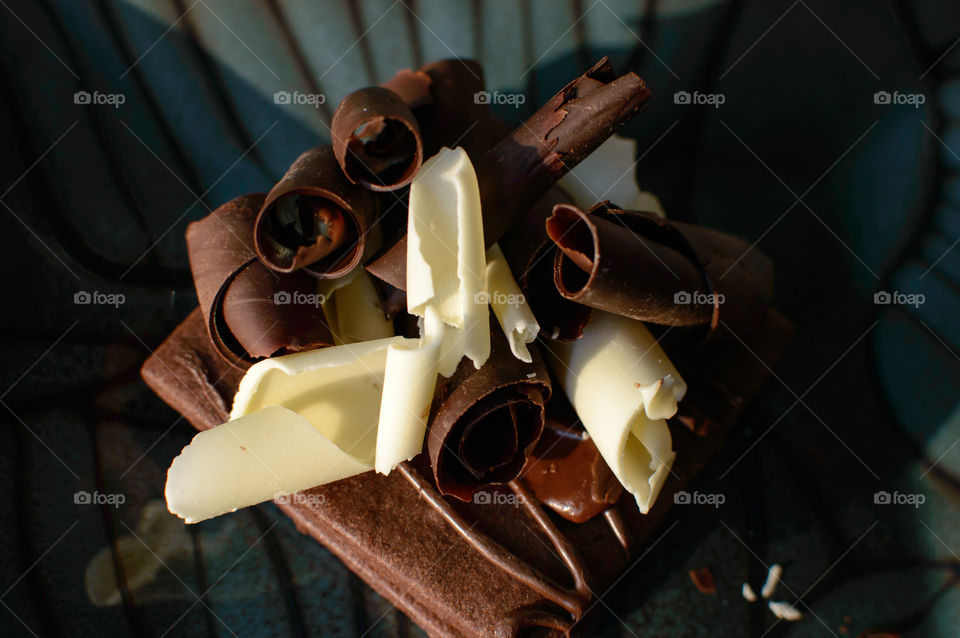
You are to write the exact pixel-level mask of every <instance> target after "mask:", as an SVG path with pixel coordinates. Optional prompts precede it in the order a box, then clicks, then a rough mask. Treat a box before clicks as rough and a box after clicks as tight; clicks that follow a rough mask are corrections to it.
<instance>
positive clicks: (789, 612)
mask: <svg viewBox="0 0 960 638" xmlns="http://www.w3.org/2000/svg"><path fill="white" fill-rule="evenodd" d="M767 607H769V608H770V611H772V612H773V615H774V616H776V617H777V618H780V619H782V620H788V621H790V622H793V621H795V620H800V619H801V618H803V614H802V613H800V610H799V609H797V608H796V607H794V606H793V605H791V604H790V603H781V602H775V601H772V600H771V601H770V602H769V603H767Z"/></svg>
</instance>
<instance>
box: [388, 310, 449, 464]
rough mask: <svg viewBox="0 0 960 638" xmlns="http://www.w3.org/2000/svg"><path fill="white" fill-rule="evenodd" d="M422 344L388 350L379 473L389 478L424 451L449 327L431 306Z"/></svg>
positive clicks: (427, 314)
mask: <svg viewBox="0 0 960 638" xmlns="http://www.w3.org/2000/svg"><path fill="white" fill-rule="evenodd" d="M422 323H423V325H422V329H421V333H422V334H421V336H420V342H419V343H417V342H416V341H413V340H406V341H404V342H403V343H395V344H392V345H391V346H390V347H389V348H388V350H387V364H386V375H385V376H384V380H383V399H382V400H381V402H380V425H379V428H378V430H377V459H376V470H377V472H379V473H380V474H390V472H391V470H393V468H395V467H396V466H397V465H398V464H399V463H401V462H402V461H409V460H410V459H412V458H413V457H414V456H416V455H417V454H419V453H420V450H421V449H422V448H423V437H424V435H425V434H426V431H427V420H428V419H429V417H430V405H431V404H432V403H433V392H434V389H435V388H436V385H437V365H438V362H439V358H440V346H441V344H442V343H443V341H444V335H445V333H446V332H448V331H452V330H453V329H452V328H450V327H448V326H446V325H445V324H444V323H443V321H442V320H441V319H440V317H439V315H438V314H437V311H436V310H435V309H434V308H433V307H432V306H427V308H426V316H425V317H424V318H423V322H422Z"/></svg>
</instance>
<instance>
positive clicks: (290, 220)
mask: <svg viewBox="0 0 960 638" xmlns="http://www.w3.org/2000/svg"><path fill="white" fill-rule="evenodd" d="M376 212H377V199H376V198H375V196H374V195H373V194H372V193H370V192H369V191H367V190H366V189H364V188H361V187H359V186H357V185H355V184H352V183H350V181H349V180H348V179H347V178H346V176H345V175H344V174H343V171H342V170H340V165H339V164H338V163H337V158H336V157H335V155H334V152H333V147H331V146H318V147H317V148H314V149H311V150H309V151H307V152H306V153H304V154H303V155H301V156H300V157H298V158H297V160H296V161H295V162H294V163H293V164H292V165H291V166H290V168H289V169H288V170H287V173H286V175H284V176H283V178H282V179H281V180H280V181H279V182H278V183H277V185H276V186H274V187H273V189H271V191H270V193H269V194H268V195H267V199H266V201H265V202H264V204H263V208H262V209H261V210H260V213H259V215H257V219H256V222H255V224H254V229H253V242H254V248H255V249H256V251H257V256H258V257H259V258H260V260H261V261H263V263H264V264H266V265H267V266H268V267H269V268H271V269H272V270H275V271H277V272H293V271H295V270H299V269H301V268H302V269H303V270H304V271H305V272H307V273H309V274H311V275H313V276H314V277H318V278H320V279H336V278H338V277H342V276H344V275H346V274H348V273H349V272H350V271H351V270H353V269H354V268H355V267H356V266H357V264H359V263H360V261H361V260H362V259H363V257H364V256H365V255H366V254H368V253H372V252H373V250H375V248H376V247H377V246H375V244H376V242H375V241H372V238H371V237H370V236H369V235H368V233H369V231H370V230H371V226H372V225H373V222H374V220H375V219H376Z"/></svg>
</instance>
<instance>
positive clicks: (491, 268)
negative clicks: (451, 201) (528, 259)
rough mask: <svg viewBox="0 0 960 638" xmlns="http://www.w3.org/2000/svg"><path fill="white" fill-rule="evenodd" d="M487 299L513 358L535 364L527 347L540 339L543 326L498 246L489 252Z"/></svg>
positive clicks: (491, 248) (495, 245) (494, 246)
mask: <svg viewBox="0 0 960 638" xmlns="http://www.w3.org/2000/svg"><path fill="white" fill-rule="evenodd" d="M487 297H488V300H489V301H490V306H491V307H492V308H493V314H494V315H496V317H497V321H499V322H500V327H501V328H503V334H505V335H506V336H507V342H508V343H509V344H510V351H511V352H512V353H513V356H515V357H516V358H517V359H520V360H521V361H525V362H526V363H530V362H532V361H533V358H532V357H531V356H530V350H529V349H528V348H527V344H528V343H532V342H533V341H535V340H536V338H537V334H538V333H539V332H540V326H539V325H538V324H537V320H536V318H535V317H534V316H533V311H531V310H530V306H529V305H527V302H526V298H525V297H524V296H523V293H522V292H520V286H518V285H517V280H516V279H514V278H513V273H512V272H510V266H509V265H507V259H506V257H504V256H503V251H502V250H500V246H499V245H497V244H494V245H493V246H491V247H490V250H488V251H487Z"/></svg>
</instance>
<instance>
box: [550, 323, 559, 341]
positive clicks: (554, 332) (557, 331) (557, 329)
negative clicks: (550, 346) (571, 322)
mask: <svg viewBox="0 0 960 638" xmlns="http://www.w3.org/2000/svg"><path fill="white" fill-rule="evenodd" d="M559 336H560V326H554V327H553V334H552V335H550V338H551V339H556V338H557V337H559Z"/></svg>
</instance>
